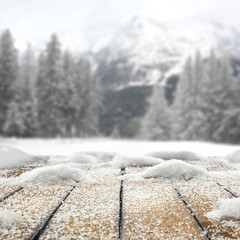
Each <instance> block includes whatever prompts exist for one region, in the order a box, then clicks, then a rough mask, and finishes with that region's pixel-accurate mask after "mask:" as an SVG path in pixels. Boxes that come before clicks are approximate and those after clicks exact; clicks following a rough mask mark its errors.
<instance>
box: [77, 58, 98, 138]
mask: <svg viewBox="0 0 240 240" xmlns="http://www.w3.org/2000/svg"><path fill="white" fill-rule="evenodd" d="M76 70H77V72H76V79H75V90H76V91H75V93H74V102H75V106H76V116H75V126H76V134H77V136H91V135H95V134H96V133H97V130H96V125H95V121H94V117H93V109H92V106H93V105H92V99H93V95H92V91H91V90H92V83H91V67H90V63H89V61H87V60H85V59H79V61H78V63H77V68H76Z"/></svg>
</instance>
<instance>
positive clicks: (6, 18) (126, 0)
mask: <svg viewBox="0 0 240 240" xmlns="http://www.w3.org/2000/svg"><path fill="white" fill-rule="evenodd" d="M0 6H1V7H0V30H3V29H5V28H9V29H10V30H11V32H12V34H13V36H14V38H15V39H16V40H18V41H23V42H24V41H34V40H35V41H43V40H44V41H45V40H46V39H48V38H49V36H50V35H51V34H52V33H53V32H54V33H57V34H60V35H61V34H66V33H67V34H75V35H76V36H77V37H78V38H79V39H81V37H83V36H84V35H88V37H89V38H94V37H96V36H98V35H99V36H100V35H101V34H102V35H104V34H109V33H111V32H112V31H114V30H116V29H117V28H118V27H120V26H121V25H123V24H124V23H126V22H127V21H128V20H130V19H131V18H132V17H133V16H135V15H138V16H143V17H149V18H153V19H156V20H158V21H160V22H164V21H169V20H170V21H171V20H178V19H181V18H186V17H191V16H195V15H197V16H201V17H208V18H213V19H215V20H218V21H221V22H226V23H229V24H232V25H236V26H238V24H239V23H240V1H239V0H200V1H199V0H0ZM239 28H240V24H239ZM85 33H87V34H85ZM89 40H90V41H91V39H89Z"/></svg>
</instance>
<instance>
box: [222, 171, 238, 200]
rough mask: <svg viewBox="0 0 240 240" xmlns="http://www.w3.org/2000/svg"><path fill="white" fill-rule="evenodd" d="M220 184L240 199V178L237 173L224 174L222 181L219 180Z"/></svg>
mask: <svg viewBox="0 0 240 240" xmlns="http://www.w3.org/2000/svg"><path fill="white" fill-rule="evenodd" d="M218 182H219V183H220V185H222V186H223V187H225V188H227V189H228V190H230V191H231V192H232V193H234V194H235V195H236V196H239V197H240V176H239V175H238V173H237V172H229V173H226V174H224V175H223V176H222V177H221V179H218Z"/></svg>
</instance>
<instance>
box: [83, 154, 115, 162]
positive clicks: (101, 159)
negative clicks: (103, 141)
mask: <svg viewBox="0 0 240 240" xmlns="http://www.w3.org/2000/svg"><path fill="white" fill-rule="evenodd" d="M84 153H85V154H87V155H90V156H93V157H95V158H97V159H98V161H99V162H109V161H111V160H112V159H113V158H114V157H115V155H116V153H114V152H84Z"/></svg>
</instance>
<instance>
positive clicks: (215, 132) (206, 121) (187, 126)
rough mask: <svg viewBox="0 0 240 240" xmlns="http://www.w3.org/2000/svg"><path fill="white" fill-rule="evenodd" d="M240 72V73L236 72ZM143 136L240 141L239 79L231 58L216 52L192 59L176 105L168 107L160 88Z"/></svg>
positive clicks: (183, 78)
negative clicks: (205, 57)
mask: <svg viewBox="0 0 240 240" xmlns="http://www.w3.org/2000/svg"><path fill="white" fill-rule="evenodd" d="M236 72H238V71H236ZM141 135H142V136H143V137H147V138H149V139H153V140H203V141H215V142H229V143H239V142H240V76H239V75H238V74H236V73H235V74H233V68H232V66H231V63H230V58H229V57H228V56H226V55H223V54H222V55H221V56H218V57H216V54H215V53H214V51H212V52H211V54H210V57H209V58H207V59H203V58H202V57H201V54H200V53H199V52H197V53H196V55H195V57H194V59H192V58H191V57H189V58H188V59H187V61H186V63H185V66H184V69H183V72H182V74H181V76H180V80H179V83H178V85H177V90H176V91H175V97H174V102H173V104H171V105H168V104H167V102H166V99H165V97H164V90H163V86H157V87H155V89H154V93H153V95H152V97H151V99H150V108H149V111H148V113H147V114H146V116H145V118H144V119H143V121H142V130H141Z"/></svg>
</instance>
